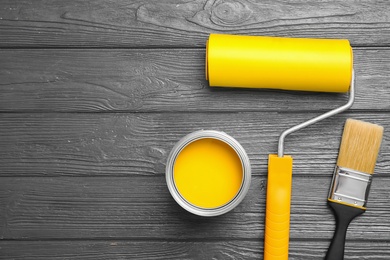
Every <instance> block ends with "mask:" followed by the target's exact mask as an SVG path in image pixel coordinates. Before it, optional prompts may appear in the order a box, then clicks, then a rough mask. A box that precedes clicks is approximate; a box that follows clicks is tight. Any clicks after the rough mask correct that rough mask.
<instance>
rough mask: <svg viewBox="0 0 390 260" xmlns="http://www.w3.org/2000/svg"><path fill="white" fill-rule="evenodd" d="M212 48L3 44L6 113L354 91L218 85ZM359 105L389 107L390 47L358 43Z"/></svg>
mask: <svg viewBox="0 0 390 260" xmlns="http://www.w3.org/2000/svg"><path fill="white" fill-rule="evenodd" d="M204 55H205V53H204V50H200V49H199V50H172V49H159V50H107V51H101V50H66V49H61V50H41V49H38V50H0V57H1V60H2V62H1V63H0V78H1V83H0V88H1V94H0V111H3V112H17V111H19V112H27V111H31V112H55V111H57V112H95V111H120V112H137V111H141V112H144V111H148V112H150V111H155V112H161V111H168V112H172V111H197V112H200V111H203V112H205V111H229V112H230V111H231V112H238V111H314V110H316V111H318V110H330V109H332V108H335V107H337V106H340V105H342V104H344V103H346V101H347V99H348V95H347V94H329V93H321V94H319V93H310V92H291V91H290V92H288V91H276V90H274V91H272V90H262V89H231V88H210V87H209V86H208V82H207V81H206V80H205V79H204ZM354 56H355V67H356V68H355V71H356V102H355V104H354V105H353V108H352V109H359V110H360V109H365V110H367V109H373V110H389V108H390V102H389V100H390V92H389V91H388V89H389V82H390V74H389V73H388V72H389V71H390V49H389V48H380V49H360V48H358V49H356V50H355V55H354Z"/></svg>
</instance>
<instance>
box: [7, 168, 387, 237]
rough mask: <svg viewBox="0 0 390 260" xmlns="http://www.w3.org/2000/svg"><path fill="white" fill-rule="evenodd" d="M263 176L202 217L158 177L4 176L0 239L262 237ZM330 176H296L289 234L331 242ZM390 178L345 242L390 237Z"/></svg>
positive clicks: (378, 183)
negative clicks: (229, 204)
mask: <svg viewBox="0 0 390 260" xmlns="http://www.w3.org/2000/svg"><path fill="white" fill-rule="evenodd" d="M265 181H266V179H265V178H264V177H258V176H257V177H254V178H253V179H252V183H251V188H250V190H249V192H248V194H247V196H246V198H245V199H244V201H243V202H242V203H241V204H240V205H239V206H238V207H237V208H235V209H234V210H233V211H232V212H229V213H228V214H225V215H222V216H219V217H215V218H205V217H199V216H196V215H193V214H191V213H188V212H186V211H185V210H184V209H182V208H181V207H180V206H179V205H178V204H177V203H176V202H175V201H174V200H173V199H172V197H171V196H170V194H169V192H168V189H167V186H166V183H165V178H164V177H163V176H159V177H147V176H139V177H134V176H133V177H131V178H128V177H116V178H112V177H101V178H89V177H78V178H77V177H63V178H55V177H37V178H34V177H28V178H14V177H12V178H5V177H3V178H1V183H0V207H1V208H0V209H1V210H0V219H1V225H0V237H1V238H3V239H28V240H39V239H105V238H108V237H109V238H111V239H115V238H117V239H132V240H137V239H138V240H139V239H142V240H149V239H176V240H188V239H198V240H199V239H201V240H203V239H205V240H207V239H210V240H220V239H259V240H261V239H262V238H263V236H264V232H263V231H264V211H265V187H266V182H265ZM330 182H331V178H330V176H329V178H328V177H326V178H325V177H318V178H313V177H312V178H306V177H296V176H294V179H293V194H292V206H291V232H290V233H291V238H292V239H298V240H302V239H304V240H308V239H327V240H328V239H330V238H331V237H332V235H333V231H334V218H333V216H332V213H331V211H330V209H329V208H328V207H327V205H326V198H327V194H328V190H329V185H330ZM389 185H390V178H383V177H377V178H376V179H374V183H373V185H372V189H371V192H370V198H369V205H368V210H367V212H366V213H365V214H364V215H363V216H361V217H359V218H357V219H356V220H354V221H353V222H352V223H351V225H350V226H349V229H348V235H347V237H348V238H347V239H348V240H362V239H365V240H381V241H383V240H388V239H389V232H390V219H389V217H388V214H387V213H388V212H389V210H390V205H389V203H388V200H389V192H388V187H389Z"/></svg>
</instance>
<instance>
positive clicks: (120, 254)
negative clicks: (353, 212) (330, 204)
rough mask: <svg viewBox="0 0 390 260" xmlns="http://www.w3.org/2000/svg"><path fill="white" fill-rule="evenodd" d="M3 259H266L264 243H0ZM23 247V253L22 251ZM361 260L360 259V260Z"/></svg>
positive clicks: (375, 247)
mask: <svg viewBox="0 0 390 260" xmlns="http://www.w3.org/2000/svg"><path fill="white" fill-rule="evenodd" d="M327 245H328V241H326V242H325V241H319V242H316V241H300V242H299V241H292V242H290V254H289V259H290V260H312V259H317V258H318V259H319V258H320V257H321V258H323V257H324V256H325V253H326V250H327ZM0 248H1V249H0V250H1V252H2V253H1V254H0V259H7V260H8V259H14V260H18V259H23V260H29V259H38V258H39V259H42V260H44V259H58V260H60V259H82V260H88V259H92V260H100V259H108V258H109V259H139V260H143V259H148V260H149V259H179V260H183V259H239V260H240V259H242V260H244V259H245V260H248V259H262V256H263V244H262V242H260V241H207V242H168V241H167V242H165V241H117V240H110V241H0ZM21 248H23V250H20V249H21ZM389 255H390V244H389V242H369V243H368V242H359V241H347V245H346V252H345V258H346V259H355V258H356V257H364V259H367V260H381V259H383V260H385V259H386V260H387V259H388V258H389ZM356 259H357V258H356Z"/></svg>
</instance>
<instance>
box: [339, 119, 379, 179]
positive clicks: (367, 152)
mask: <svg viewBox="0 0 390 260" xmlns="http://www.w3.org/2000/svg"><path fill="white" fill-rule="evenodd" d="M382 136H383V127H382V126H379V125H375V124H371V123H367V122H363V121H359V120H354V119H347V121H346V123H345V126H344V133H343V137H342V140H341V145H340V152H339V157H338V160H337V165H338V166H339V167H345V168H349V169H351V170H355V171H359V172H364V173H368V174H373V173H374V169H375V164H376V159H377V157H378V153H379V149H380V145H381V141H382Z"/></svg>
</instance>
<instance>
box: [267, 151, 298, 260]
mask: <svg viewBox="0 0 390 260" xmlns="http://www.w3.org/2000/svg"><path fill="white" fill-rule="evenodd" d="M292 163H293V160H292V157H291V156H288V155H287V156H286V155H285V156H283V157H278V156H277V155H276V154H270V155H269V161H268V181H267V205H266V219H265V240H264V260H287V259H288V243H289V235H290V202H291V184H292Z"/></svg>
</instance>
